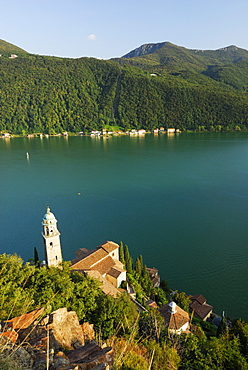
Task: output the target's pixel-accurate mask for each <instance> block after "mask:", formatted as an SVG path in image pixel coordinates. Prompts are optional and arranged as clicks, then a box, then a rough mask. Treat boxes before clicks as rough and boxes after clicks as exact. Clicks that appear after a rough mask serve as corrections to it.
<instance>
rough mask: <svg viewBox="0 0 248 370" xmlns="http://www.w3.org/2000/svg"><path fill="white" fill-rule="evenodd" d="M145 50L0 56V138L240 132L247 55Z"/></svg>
mask: <svg viewBox="0 0 248 370" xmlns="http://www.w3.org/2000/svg"><path fill="white" fill-rule="evenodd" d="M6 44H7V45H8V47H9V48H10V47H11V45H10V44H8V43H6ZM1 45H3V46H4V45H5V42H2V43H0V50H1ZM148 45H149V47H147V46H146V45H145V46H144V47H143V48H142V47H141V48H140V49H139V50H138V53H137V51H136V52H135V53H136V55H137V54H138V55H139V56H138V57H132V58H129V57H127V56H128V55H126V56H124V57H122V58H117V59H113V60H109V61H105V60H98V59H94V58H79V59H67V58H55V57H46V56H37V55H31V54H27V53H26V54H25V52H24V54H21V53H19V54H18V51H17V50H15V51H14V49H11V53H15V54H17V55H18V58H15V59H9V56H7V54H4V53H3V52H2V55H3V56H2V57H1V58H0V74H1V78H0V131H1V132H5V131H9V132H12V133H15V134H27V133H35V132H43V133H49V134H55V133H60V132H63V131H70V132H78V131H85V132H87V131H90V130H94V129H101V128H102V127H103V126H105V125H112V126H113V125H117V126H120V127H122V128H123V130H127V129H131V128H136V129H140V128H144V129H148V130H152V129H155V128H157V127H160V126H163V127H165V128H166V127H175V128H178V129H180V130H199V129H200V130H211V131H213V130H218V131H219V130H232V129H237V126H238V127H239V129H242V130H247V128H248V96H247V88H248V51H246V50H244V49H239V48H237V47H235V46H230V47H227V48H223V49H219V50H216V51H197V50H189V49H186V48H183V47H179V46H176V45H173V44H171V43H162V45H160V44H155V45H153V44H151V45H150V44H148ZM6 47H7V46H6ZM9 50H10V49H9ZM20 50H21V49H20ZM135 53H133V54H131V56H132V55H134V54H135Z"/></svg>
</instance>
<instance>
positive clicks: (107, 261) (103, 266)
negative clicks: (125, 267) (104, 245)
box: [90, 256, 115, 275]
mask: <svg viewBox="0 0 248 370" xmlns="http://www.w3.org/2000/svg"><path fill="white" fill-rule="evenodd" d="M114 265H115V261H114V260H113V258H111V257H109V256H108V257H107V258H104V260H102V261H100V262H98V263H96V264H95V265H94V266H92V267H91V268H90V270H96V271H98V272H100V274H101V275H104V274H106V273H107V272H108V271H109V270H110V269H111V267H113V266H114Z"/></svg>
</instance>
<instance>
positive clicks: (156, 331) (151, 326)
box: [139, 308, 166, 342]
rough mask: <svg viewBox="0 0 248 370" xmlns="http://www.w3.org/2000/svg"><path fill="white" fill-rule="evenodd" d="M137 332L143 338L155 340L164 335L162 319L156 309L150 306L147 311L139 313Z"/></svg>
mask: <svg viewBox="0 0 248 370" xmlns="http://www.w3.org/2000/svg"><path fill="white" fill-rule="evenodd" d="M139 332H140V335H141V336H142V338H143V339H153V340H155V341H157V342H159V341H160V339H162V338H163V337H165V335H166V330H165V325H164V319H163V317H162V316H161V315H160V313H159V312H158V311H157V310H156V309H154V308H151V309H150V310H149V312H143V313H142V314H141V315H140V319H139Z"/></svg>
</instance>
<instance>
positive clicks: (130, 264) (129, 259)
mask: <svg viewBox="0 0 248 370" xmlns="http://www.w3.org/2000/svg"><path fill="white" fill-rule="evenodd" d="M124 258H125V268H126V270H127V272H129V273H132V271H133V260H132V257H131V256H130V253H129V250H128V246H127V245H125V246H124Z"/></svg>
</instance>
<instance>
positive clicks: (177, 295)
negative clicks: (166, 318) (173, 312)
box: [173, 290, 191, 312]
mask: <svg viewBox="0 0 248 370" xmlns="http://www.w3.org/2000/svg"><path fill="white" fill-rule="evenodd" d="M173 300H174V301H175V302H176V304H177V305H178V306H179V307H181V308H182V309H183V310H184V311H186V312H189V305H190V302H191V301H190V298H189V296H188V295H187V294H186V293H184V292H178V290H175V292H174V296H173Z"/></svg>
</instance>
